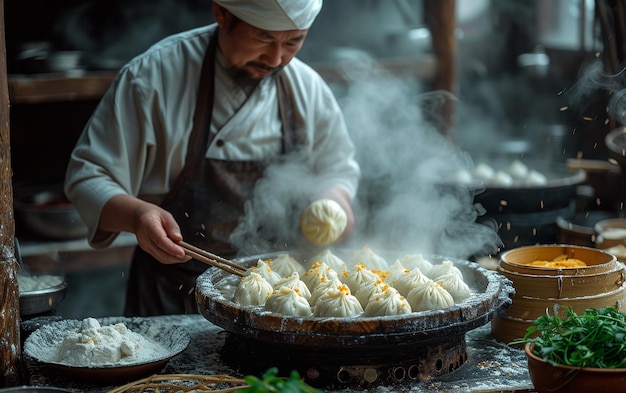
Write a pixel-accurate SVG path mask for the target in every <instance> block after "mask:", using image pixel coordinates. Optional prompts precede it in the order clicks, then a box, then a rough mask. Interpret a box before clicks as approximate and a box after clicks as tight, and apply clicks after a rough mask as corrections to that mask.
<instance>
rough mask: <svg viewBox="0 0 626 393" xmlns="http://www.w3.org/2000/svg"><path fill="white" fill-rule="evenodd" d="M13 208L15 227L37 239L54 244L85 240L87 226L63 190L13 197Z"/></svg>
mask: <svg viewBox="0 0 626 393" xmlns="http://www.w3.org/2000/svg"><path fill="white" fill-rule="evenodd" d="M13 206H14V208H15V216H16V217H15V218H16V220H17V225H18V226H19V225H23V226H24V229H26V230H27V231H28V232H31V233H33V234H35V235H37V236H43V237H45V238H49V239H56V240H68V239H77V238H81V237H85V236H87V232H88V230H87V226H86V225H85V223H84V222H83V220H82V218H81V217H80V215H79V214H78V211H77V210H76V208H75V207H74V206H73V205H72V203H71V202H70V201H68V200H67V198H65V195H64V194H63V192H62V190H57V189H43V190H32V191H28V192H23V193H22V194H17V193H16V197H15V200H14V202H13ZM17 229H19V228H17Z"/></svg>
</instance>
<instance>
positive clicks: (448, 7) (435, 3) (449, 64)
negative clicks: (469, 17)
mask: <svg viewBox="0 0 626 393" xmlns="http://www.w3.org/2000/svg"><path fill="white" fill-rule="evenodd" d="M424 15H425V21H426V24H427V25H428V28H429V30H430V32H431V36H432V40H433V52H434V54H435V57H436V58H437V71H436V73H435V77H434V81H433V84H432V90H436V91H442V92H447V93H449V94H448V95H446V96H445V100H444V103H443V106H442V108H441V119H440V121H438V122H437V123H440V127H439V128H440V130H439V131H440V132H442V133H444V134H447V135H448V136H450V137H452V138H453V137H454V135H453V127H454V123H455V121H454V112H455V104H454V102H455V98H454V97H456V96H457V93H458V92H457V75H456V61H457V41H456V35H455V34H456V0H426V1H425V2H424ZM434 120H438V119H434Z"/></svg>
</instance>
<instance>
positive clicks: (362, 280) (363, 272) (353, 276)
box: [341, 263, 380, 293]
mask: <svg viewBox="0 0 626 393" xmlns="http://www.w3.org/2000/svg"><path fill="white" fill-rule="evenodd" d="M379 279H380V276H378V275H377V274H376V273H374V272H372V271H371V270H369V269H368V268H367V267H366V266H365V265H364V264H362V263H357V264H356V265H355V266H354V267H353V268H352V269H350V270H349V271H344V272H343V275H342V277H341V281H343V283H344V284H346V285H347V286H348V288H350V291H352V293H356V291H358V289H359V288H360V287H362V286H364V285H367V284H370V283H373V282H376V281H378V280H379Z"/></svg>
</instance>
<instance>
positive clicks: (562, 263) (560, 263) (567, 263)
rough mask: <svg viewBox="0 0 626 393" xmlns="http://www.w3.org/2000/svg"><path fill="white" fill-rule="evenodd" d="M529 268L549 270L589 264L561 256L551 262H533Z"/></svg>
mask: <svg viewBox="0 0 626 393" xmlns="http://www.w3.org/2000/svg"><path fill="white" fill-rule="evenodd" d="M527 265H529V266H538V267H548V268H561V267H584V266H587V264H586V263H585V262H583V261H581V260H580V259H576V258H568V257H567V255H559V256H558V257H556V258H554V259H553V260H551V261H542V260H537V261H532V262H529V263H527Z"/></svg>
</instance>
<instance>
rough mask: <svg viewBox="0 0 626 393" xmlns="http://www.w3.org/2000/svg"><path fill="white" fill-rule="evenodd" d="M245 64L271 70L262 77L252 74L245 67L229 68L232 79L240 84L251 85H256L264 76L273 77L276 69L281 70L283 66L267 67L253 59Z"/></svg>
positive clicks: (276, 71)
mask: <svg viewBox="0 0 626 393" xmlns="http://www.w3.org/2000/svg"><path fill="white" fill-rule="evenodd" d="M246 66H252V67H259V68H263V69H266V70H268V71H271V73H270V74H268V75H266V76H262V77H257V76H253V75H252V74H251V73H250V71H248V70H247V69H245V68H235V67H233V68H231V75H232V78H233V80H234V81H235V82H236V83H237V84H238V85H240V86H251V85H256V84H257V83H258V82H259V81H261V80H262V79H264V78H272V77H274V76H275V75H276V74H277V73H278V71H280V70H282V69H283V67H284V66H279V67H268V66H266V65H265V64H263V63H257V62H254V61H251V62H248V63H247V64H246Z"/></svg>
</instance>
